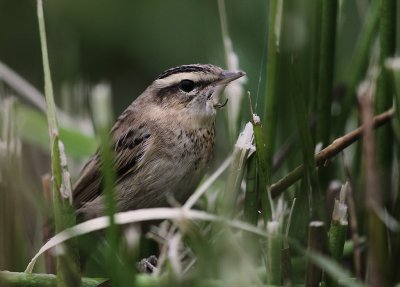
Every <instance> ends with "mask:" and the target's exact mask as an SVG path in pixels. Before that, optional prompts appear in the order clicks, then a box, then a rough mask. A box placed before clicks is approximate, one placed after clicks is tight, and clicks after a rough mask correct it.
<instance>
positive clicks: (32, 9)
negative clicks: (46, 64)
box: [0, 0, 368, 112]
mask: <svg viewBox="0 0 400 287" xmlns="http://www.w3.org/2000/svg"><path fill="white" fill-rule="evenodd" d="M367 2H368V1H343V2H342V7H341V15H340V22H339V27H338V35H340V37H339V39H338V57H337V58H338V60H340V61H339V62H337V70H336V75H337V79H338V81H339V80H340V79H341V77H342V75H343V73H344V71H345V69H346V63H348V62H349V59H350V57H351V52H352V47H353V46H354V44H355V41H356V39H357V34H358V32H359V28H360V22H361V19H362V18H363V16H364V13H365V12H366V8H367ZM307 3H308V1H293V0H290V1H285V17H284V21H285V22H284V23H283V28H284V31H283V43H282V45H283V47H282V48H283V51H285V48H287V47H288V46H289V47H290V49H291V50H295V52H296V53H298V54H299V55H304V56H307V55H308V54H309V53H308V50H309V48H310V44H311V42H310V31H311V30H312V28H313V27H311V26H310V23H309V22H307V21H308V19H309V18H310V16H311V14H310V13H311V11H309V6H310V5H307ZM226 10H227V17H228V19H227V20H228V28H229V33H230V36H231V38H232V42H233V47H234V50H235V52H236V53H237V54H238V56H239V61H240V67H241V69H243V70H244V71H246V72H247V74H248V82H247V89H248V90H250V91H251V92H252V94H253V95H255V94H257V92H258V91H263V84H264V78H265V72H264V67H265V61H266V60H267V59H266V57H265V54H266V29H267V1H261V0H252V1H240V0H230V1H226ZM45 17H46V25H47V34H48V45H49V54H50V64H51V68H52V76H53V81H54V84H55V91H56V96H57V95H59V94H60V90H61V86H62V85H63V84H66V83H75V82H77V81H88V82H91V83H97V82H98V81H102V80H106V81H109V82H111V85H112V90H113V95H114V103H115V106H116V111H117V112H119V111H121V110H122V109H123V108H124V107H125V106H126V105H128V104H129V103H130V102H131V101H132V100H133V99H134V97H136V96H137V95H139V94H140V93H141V91H143V90H144V88H145V87H146V86H147V85H148V84H149V83H150V82H151V81H152V80H153V79H154V78H155V77H156V76H157V75H158V74H159V73H161V72H162V71H163V70H165V69H167V68H169V67H173V66H177V65H181V64H189V63H213V64H216V65H220V66H222V67H226V63H225V58H224V50H223V43H222V36H221V26H220V19H219V13H218V5H217V1H211V0H209V1H204V0H193V1H181V0H170V1H156V0H149V1H128V0H116V1H110V0H85V1H78V0H72V1H62V0H52V1H45ZM286 32H289V33H286ZM0 35H1V45H0V59H1V60H2V61H3V62H4V63H6V64H7V65H8V66H10V67H11V68H13V69H14V70H15V71H17V72H18V73H20V74H21V75H22V76H24V77H25V78H26V79H28V80H29V81H31V82H32V83H33V84H34V85H35V86H36V87H37V88H39V89H40V90H42V86H43V76H42V75H43V73H42V64H41V54H40V47H39V38H38V37H39V34H38V24H37V19H36V2H35V1H26V0H1V1H0ZM285 45H286V47H285ZM302 62H303V63H306V62H307V57H304V58H302ZM302 70H303V71H304V73H307V72H308V66H307V65H304V67H302ZM260 82H261V83H260ZM260 98H262V95H261V96H260ZM260 100H262V99H260Z"/></svg>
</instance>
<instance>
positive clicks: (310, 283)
mask: <svg viewBox="0 0 400 287" xmlns="http://www.w3.org/2000/svg"><path fill="white" fill-rule="evenodd" d="M325 244H326V231H325V224H324V223H323V222H322V221H312V222H310V225H309V229H308V250H309V251H311V252H315V253H319V254H322V253H324V249H325ZM321 277H322V270H321V268H320V267H318V266H317V265H315V264H314V263H312V262H311V261H310V260H309V261H308V262H307V268H306V282H305V286H306V287H314V286H315V287H318V286H319V283H320V282H321Z"/></svg>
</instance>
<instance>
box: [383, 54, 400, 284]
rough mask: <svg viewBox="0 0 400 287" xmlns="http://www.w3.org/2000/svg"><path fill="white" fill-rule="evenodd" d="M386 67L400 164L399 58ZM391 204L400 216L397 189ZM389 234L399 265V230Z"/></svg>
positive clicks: (396, 276) (397, 264)
mask: <svg viewBox="0 0 400 287" xmlns="http://www.w3.org/2000/svg"><path fill="white" fill-rule="evenodd" d="M386 67H387V68H388V69H389V70H391V72H392V73H393V86H394V87H395V95H396V97H395V104H396V121H395V122H394V123H393V128H394V131H395V134H396V145H395V147H396V151H397V153H396V154H397V163H398V166H399V164H400V58H396V59H391V60H390V61H387V62H386ZM397 184H398V188H400V177H399V179H398V183H397ZM392 196H393V197H392V202H393V204H392V205H391V206H390V208H389V210H391V214H392V216H393V217H394V218H400V196H399V192H398V191H397V196H395V195H392ZM390 236H391V238H390V239H391V246H392V248H393V249H392V252H391V253H392V254H393V256H392V264H393V266H399V265H400V258H399V257H398V256H396V255H394V254H399V252H400V234H399V232H392V233H391V234H390ZM394 275H395V278H394V280H395V281H396V282H399V281H400V274H399V272H397V273H396V274H394Z"/></svg>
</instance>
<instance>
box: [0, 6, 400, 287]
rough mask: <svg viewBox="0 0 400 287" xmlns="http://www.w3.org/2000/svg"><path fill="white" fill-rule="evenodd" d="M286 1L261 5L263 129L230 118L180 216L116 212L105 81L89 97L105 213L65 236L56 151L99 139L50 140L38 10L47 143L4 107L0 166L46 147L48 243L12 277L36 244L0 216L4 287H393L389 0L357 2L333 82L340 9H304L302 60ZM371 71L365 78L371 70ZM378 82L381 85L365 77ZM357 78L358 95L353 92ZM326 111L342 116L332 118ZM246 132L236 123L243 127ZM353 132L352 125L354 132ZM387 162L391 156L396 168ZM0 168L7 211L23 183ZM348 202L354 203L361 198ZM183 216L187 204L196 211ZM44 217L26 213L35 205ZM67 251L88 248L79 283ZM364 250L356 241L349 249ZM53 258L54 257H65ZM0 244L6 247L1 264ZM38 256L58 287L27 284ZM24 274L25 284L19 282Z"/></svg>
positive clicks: (394, 148)
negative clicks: (218, 160)
mask: <svg viewBox="0 0 400 287" xmlns="http://www.w3.org/2000/svg"><path fill="white" fill-rule="evenodd" d="M218 4H219V11H220V13H221V15H220V17H221V22H222V25H221V26H222V30H223V31H222V34H223V41H224V43H225V53H226V59H227V62H229V55H231V56H232V54H230V53H233V49H232V46H230V44H232V40H231V39H230V38H229V34H228V23H229V21H227V18H229V15H230V14H229V13H227V12H228V11H229V9H228V10H226V8H227V6H228V3H224V1H219V2H218ZM292 4H293V3H292V2H290V1H288V0H287V1H284V0H270V1H268V5H267V7H268V8H267V9H268V10H267V11H265V17H266V18H267V19H268V21H267V27H266V31H267V45H266V49H265V51H264V53H265V54H266V61H267V62H266V63H265V68H266V69H265V70H266V75H265V91H264V93H263V94H264V99H263V101H261V102H262V103H263V104H264V106H263V113H262V114H261V115H260V117H259V116H258V115H256V114H254V113H253V108H254V107H253V104H252V103H251V100H250V101H249V102H250V103H249V104H246V107H242V108H243V109H248V110H250V111H251V114H250V115H249V114H246V113H242V114H243V117H242V119H241V120H242V121H241V123H242V125H240V124H239V123H238V122H237V121H238V117H239V116H238V113H237V111H235V106H232V107H230V111H229V113H230V115H229V119H230V120H229V130H230V132H231V135H230V136H232V134H234V133H235V131H239V130H241V129H242V134H241V135H239V134H236V136H235V137H237V138H238V140H237V143H236V145H235V146H234V147H232V148H231V153H230V156H229V157H228V159H227V160H226V161H225V162H224V163H223V164H221V166H220V167H219V168H217V169H216V171H215V172H210V174H208V175H207V176H206V178H205V179H204V181H203V182H202V184H201V185H200V187H199V188H198V190H197V191H196V192H195V193H194V195H193V196H192V197H191V198H190V199H189V200H188V201H187V203H186V204H184V205H183V206H182V207H180V206H175V207H173V208H157V209H149V210H135V211H130V212H126V213H118V214H116V207H115V201H114V195H113V192H114V191H113V182H114V176H115V175H114V174H113V173H114V171H113V170H112V156H113V155H112V152H111V149H110V142H109V140H110V139H109V138H108V130H109V127H110V124H111V114H112V113H111V108H110V106H111V104H110V101H109V100H110V98H109V95H110V91H109V90H108V88H105V87H106V86H104V85H100V86H96V88H95V89H93V91H94V92H93V94H97V96H95V95H94V97H95V98H96V99H97V101H96V100H95V101H94V102H93V103H94V104H93V105H92V107H93V113H94V120H95V121H94V125H95V126H96V131H97V136H98V138H99V141H100V142H101V144H100V149H99V152H100V154H101V156H102V158H103V166H102V172H103V174H104V186H105V190H106V206H107V215H106V216H104V217H100V218H96V219H93V220H90V221H86V222H83V223H80V224H76V223H75V222H74V214H73V211H72V209H71V207H70V197H69V196H70V192H71V191H70V182H69V177H68V176H69V173H68V167H67V165H66V158H65V154H64V153H63V144H62V143H61V139H65V141H64V142H65V145H66V147H65V150H66V151H67V155H68V156H69V158H76V157H79V156H81V157H82V155H87V154H88V153H89V152H90V151H91V149H92V147H93V145H94V143H95V142H96V140H94V139H93V138H90V137H88V136H85V135H83V134H80V133H79V132H77V131H71V130H70V129H68V127H64V126H63V123H61V127H60V130H61V131H62V130H65V133H64V134H63V132H60V135H59V132H58V130H59V127H58V122H57V119H56V118H57V109H56V106H55V103H54V96H53V90H52V81H51V76H50V68H49V63H48V55H47V44H46V34H45V26H44V18H43V10H42V2H41V1H40V0H39V1H38V16H39V17H38V18H39V24H40V29H39V31H40V38H41V47H42V53H43V66H44V82H45V97H46V103H47V108H46V112H47V125H48V126H47V127H48V131H49V135H48V136H46V135H45V134H43V127H44V121H43V116H42V115H40V114H39V113H38V112H37V111H34V110H32V109H31V108H29V107H27V106H25V105H23V104H21V103H15V105H16V106H17V107H18V108H16V109H14V108H9V109H4V108H3V109H1V111H2V117H1V118H2V137H1V141H0V144H1V145H0V147H1V149H0V156H1V158H2V159H4V158H6V159H7V161H8V162H9V161H10V158H13V160H15V161H16V162H22V161H21V159H20V158H19V156H20V155H19V154H18V148H16V149H15V150H11V147H15V146H16V145H11V144H10V143H11V142H12V143H13V144H15V142H16V141H19V139H18V138H19V137H21V138H22V139H23V140H25V141H29V142H30V143H33V144H35V145H40V146H41V147H42V148H43V146H44V143H45V141H43V140H41V139H40V138H41V137H42V136H43V137H45V138H46V139H49V140H50V149H48V150H49V152H48V154H50V158H51V162H52V165H51V166H52V178H53V186H52V188H53V189H52V190H53V205H54V206H53V209H54V213H55V227H56V229H55V232H56V233H57V234H56V235H55V237H53V238H52V239H50V240H49V241H48V242H47V243H46V244H45V245H44V246H43V247H42V248H41V249H40V252H39V253H37V255H36V256H35V257H34V260H32V261H31V262H30V264H29V266H28V268H27V270H26V271H27V273H19V272H17V271H22V270H21V269H20V268H19V267H15V266H20V265H18V264H14V263H13V262H12V260H10V256H12V255H13V254H14V255H15V257H16V258H19V259H21V258H22V259H23V260H24V261H26V260H27V258H28V257H30V256H31V253H32V252H33V251H28V249H29V250H32V247H31V246H29V244H28V243H27V242H26V241H27V240H21V238H24V237H26V236H25V235H23V234H24V232H22V233H18V231H17V230H15V229H13V228H10V227H14V225H13V223H12V222H11V220H10V219H9V218H10V217H8V216H7V215H9V214H15V215H18V214H20V210H11V209H7V208H3V209H2V210H0V212H1V213H2V215H3V216H2V217H1V219H2V220H1V221H0V230H1V231H2V232H3V233H2V235H1V237H0V252H1V254H0V268H1V269H2V270H3V269H4V270H7V269H11V270H12V271H15V272H5V271H2V272H0V284H4V285H6V286H39V285H46V286H55V285H57V286H78V285H79V284H82V286H97V285H99V284H100V283H103V284H107V282H108V283H110V282H111V283H110V284H112V286H125V285H126V286H132V285H134V286H181V285H182V286H187V285H189V284H192V285H194V286H365V285H368V286H394V285H395V284H399V283H400V277H399V274H397V273H398V272H396V271H397V270H396V268H397V266H398V262H399V259H398V258H397V257H396V256H395V255H393V254H394V253H392V252H394V251H396V252H398V251H399V250H400V240H399V238H400V236H399V232H400V227H399V226H400V223H399V219H398V218H399V217H398V215H399V214H400V211H399V210H400V208H399V206H400V196H399V191H398V189H399V186H400V185H399V180H398V178H399V161H398V158H399V154H400V150H399V147H400V136H399V134H400V132H399V126H400V123H399V118H398V115H399V111H396V112H395V111H394V110H393V109H391V106H392V103H393V102H395V103H396V107H398V106H400V105H399V103H398V102H399V101H398V99H399V87H400V82H399V77H398V74H399V72H398V70H399V69H398V67H397V68H396V66H395V65H394V64H393V65H389V64H388V65H387V67H388V68H387V67H386V66H385V63H386V62H387V59H388V58H391V57H393V56H394V55H395V51H396V50H395V48H396V47H395V43H396V41H395V40H396V37H398V36H397V34H396V33H395V28H394V27H395V23H396V21H397V19H396V17H397V14H396V13H395V12H394V11H396V2H395V0H381V1H371V2H368V12H367V14H366V16H365V19H362V21H361V24H362V26H361V27H360V29H359V31H360V33H359V38H358V39H355V40H354V51H353V54H354V56H353V58H352V60H351V61H350V64H349V66H348V69H349V70H348V73H347V75H346V76H345V77H344V82H343V83H341V82H339V79H337V78H336V77H335V70H336V69H338V62H339V60H340V59H341V57H344V55H343V53H339V52H338V50H337V47H338V45H337V44H336V43H337V41H338V40H339V39H340V36H341V35H340V33H342V32H343V29H338V27H339V25H340V23H341V20H342V19H341V18H340V17H342V15H343V14H342V13H343V11H341V10H340V9H344V8H343V6H344V5H345V4H343V5H342V6H339V1H335V0H324V1H321V2H319V1H315V2H313V5H312V8H310V9H309V10H307V9H306V10H305V12H304V14H303V15H302V17H303V18H302V23H309V24H310V23H312V26H313V29H310V31H311V32H310V33H309V34H307V38H306V39H307V41H308V43H307V47H311V48H310V49H308V50H307V52H304V51H303V52H299V51H298V50H296V49H297V48H296V47H295V46H294V45H293V46H291V44H290V43H291V42H290V41H288V42H285V41H283V39H288V38H290V37H291V36H292V35H291V33H292V31H291V30H290V29H288V26H286V24H287V23H289V22H290V20H292V19H290V17H292V16H293V15H292V14H291V13H289V12H290V9H291V8H292V6H291V5H292ZM229 5H233V4H231V3H229ZM379 13H381V14H380V17H378V15H379ZM305 18H307V19H305ZM308 19H311V21H308ZM306 20H307V21H306ZM378 24H379V25H378ZM378 28H379V29H378ZM378 36H379V39H380V40H379V46H380V59H379V61H378V63H375V62H374V61H373V53H372V52H371V51H372V50H373V44H374V39H377V37H378ZM286 41H287V40H286ZM228 43H230V44H228ZM356 43H357V44H356ZM371 59H372V60H371ZM260 61H261V60H260ZM368 62H369V63H370V67H369V69H368V71H367V63H368ZM304 63H307V65H304ZM263 64H264V63H263ZM376 70H378V71H379V74H376V73H374V71H376ZM393 75H394V77H392V76H393ZM0 76H1V70H0ZM363 80H365V81H363ZM362 82H363V84H362V85H361V88H358V87H359V86H360V84H361V83H362ZM339 85H344V92H343V94H342V97H341V98H340V97H339V99H338V98H336V97H335V93H334V91H335V90H336V89H335V88H336V87H337V86H339ZM247 88H248V89H249V90H253V89H254V87H247ZM241 89H243V87H241ZM17 91H18V90H17ZM0 92H1V90H0ZM99 94H100V95H99ZM356 94H357V97H356ZM249 97H250V96H249ZM0 100H2V101H4V100H3V99H2V98H0ZM357 101H358V103H357ZM96 104H98V106H96ZM235 104H237V103H235ZM247 105H248V106H250V107H247ZM335 108H336V109H337V108H339V111H337V110H336V112H335ZM18 110H20V111H21V110H22V111H24V110H25V111H28V112H27V113H21V112H18ZM10 114H13V115H14V116H15V119H14V120H13V122H12V123H9V121H8V120H7V119H9V118H10V117H8V116H9V115H10ZM338 117H339V118H338ZM393 117H394V120H393V121H392V124H391V119H392V118H393ZM11 118H12V117H11ZM26 118H28V119H29V118H32V119H34V120H32V122H31V123H30V124H31V125H32V126H34V127H35V128H36V130H37V131H38V134H39V135H40V136H32V135H29V131H28V130H27V129H26V126H25V128H18V127H16V126H15V125H16V123H18V121H19V120H21V123H23V122H26V121H27V120H26ZM7 121H8V123H7ZM244 123H247V124H246V126H245V128H242V126H243V124H244ZM355 123H357V124H356V125H360V126H359V127H356V125H355ZM287 129H290V130H289V131H288V130H287ZM349 130H350V131H349ZM377 130H378V131H379V132H376V131H377ZM40 131H41V132H40ZM217 132H218V131H217ZM38 138H39V139H38ZM75 140H76V141H81V140H82V142H83V143H85V148H83V149H79V148H80V147H79V145H77V144H76V143H75ZM358 140H360V142H361V144H360V145H359V150H358V151H359V154H358V155H359V158H358V157H357V156H356V155H355V153H356V152H357V149H354V148H353V149H349V150H347V149H346V148H348V147H349V146H351V145H352V144H354V143H355V142H356V141H358ZM318 143H322V147H320V148H319V149H318V148H317V147H316V145H318ZM4 146H5V147H7V148H3V147H4ZM345 149H346V150H345ZM316 150H317V153H316ZM339 154H342V155H341V156H338V155H339ZM278 155H279V158H280V166H279V167H274V158H275V159H276V158H278ZM393 155H396V156H397V158H396V159H397V161H396V160H395V159H394V156H393ZM1 167H2V169H1V170H0V172H1V173H0V186H1V190H0V191H1V193H0V194H1V195H2V196H3V197H4V198H6V199H7V200H9V201H8V202H16V201H17V200H16V198H14V197H12V196H9V194H8V193H7V192H6V190H9V189H11V188H10V186H14V187H13V188H15V185H13V184H14V183H13V180H12V179H13V177H15V176H17V175H18V174H19V171H18V170H12V172H11V173H8V172H6V171H5V170H6V169H5V168H4V167H3V165H2V166H1ZM382 170H384V173H382V172H381V171H382ZM225 171H226V172H225ZM22 188H26V187H22ZM61 191H64V192H61ZM21 194H23V193H21ZM63 194H67V195H68V196H67V197H64V196H63ZM360 194H365V195H366V197H365V199H363V200H362V202H361V201H360V200H359V198H360V196H359V195H360ZM5 195H7V197H5ZM32 202H33V201H32ZM2 203H3V201H2ZM195 204H196V208H193V206H194V205H195ZM42 208H43V206H41V205H39V204H38V205H37V209H39V210H41V209H42ZM199 209H200V210H199ZM3 219H6V220H3ZM162 219H166V221H164V222H162V223H157V224H155V225H154V226H153V227H151V228H150V231H149V232H148V233H147V235H144V234H142V233H141V232H140V231H138V230H137V223H140V222H145V221H154V220H156V221H160V220H162ZM348 222H349V223H348ZM101 230H105V235H104V234H103V233H102V232H98V231H101ZM88 234H92V235H93V236H91V237H90V236H87V235H88ZM13 238H17V239H18V240H17V241H16V242H18V244H13V243H12V242H11V239H13ZM76 240H79V241H81V242H85V244H86V246H88V247H91V248H90V249H92V250H91V252H90V256H89V258H87V260H86V263H85V268H84V270H83V273H82V274H80V272H79V270H80V268H79V262H78V260H77V253H76V252H77V249H75V248H74V247H75V245H74V243H75V241H76ZM362 242H367V244H366V245H361V244H362ZM36 245H38V244H37V243H36ZM55 246H64V248H63V249H62V250H61V251H62V253H59V252H60V248H58V249H55V248H54V247H55ZM345 246H347V247H346V252H344V249H345ZM348 246H350V247H348ZM7 247H10V248H12V252H10V250H7ZM65 247H66V248H65ZM36 248H38V246H35V249H34V252H36V251H37V250H36ZM48 249H50V250H56V251H57V252H53V253H51V254H52V255H54V256H55V257H56V258H57V260H58V264H57V277H58V280H57V279H56V277H54V276H53V275H43V274H39V273H42V272H44V271H45V270H44V267H43V264H42V263H41V262H40V258H41V256H42V253H43V252H45V251H46V250H48ZM34 252H33V253H34ZM3 254H4V255H3ZM28 254H29V256H28ZM154 254H155V255H157V256H158V262H157V264H156V266H154V262H153V261H152V259H150V258H148V257H149V256H150V255H154ZM37 260H39V261H37ZM137 263H139V266H140V267H141V268H140V269H146V270H151V271H152V275H149V274H140V273H139V272H138V264H137ZM26 264H27V265H28V262H26ZM33 268H35V269H33ZM33 270H34V271H35V272H37V273H33V274H29V273H30V272H32V271H33ZM96 278H97V279H96ZM98 278H102V279H98ZM109 280H110V281H109ZM35 284H36V285H35Z"/></svg>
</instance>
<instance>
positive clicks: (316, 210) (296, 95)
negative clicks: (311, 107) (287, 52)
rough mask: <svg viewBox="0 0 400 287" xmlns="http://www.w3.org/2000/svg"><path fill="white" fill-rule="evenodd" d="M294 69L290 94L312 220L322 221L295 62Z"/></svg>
mask: <svg viewBox="0 0 400 287" xmlns="http://www.w3.org/2000/svg"><path fill="white" fill-rule="evenodd" d="M293 66H294V67H292V69H291V70H292V71H293V74H292V77H293V80H294V84H292V85H291V86H292V87H293V88H294V90H292V91H291V92H290V95H291V98H292V101H293V106H294V107H295V108H294V109H295V113H296V122H297V125H298V130H299V133H300V139H301V145H302V150H303V160H304V166H305V172H304V180H305V182H306V184H305V187H306V188H307V189H308V197H309V202H310V218H312V219H320V220H322V219H323V218H324V216H323V211H324V208H323V204H322V197H321V194H320V191H319V188H318V177H317V170H316V164H315V158H314V146H313V143H312V138H311V133H310V129H309V124H308V123H309V122H310V121H309V118H308V113H307V109H306V103H305V101H304V99H305V97H304V93H303V92H302V87H300V83H299V81H298V73H297V72H298V69H297V65H296V63H295V62H294V63H293Z"/></svg>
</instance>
